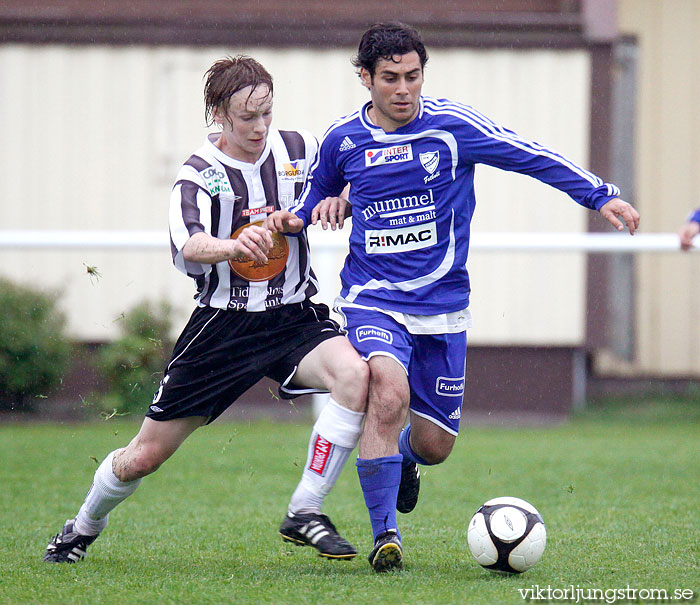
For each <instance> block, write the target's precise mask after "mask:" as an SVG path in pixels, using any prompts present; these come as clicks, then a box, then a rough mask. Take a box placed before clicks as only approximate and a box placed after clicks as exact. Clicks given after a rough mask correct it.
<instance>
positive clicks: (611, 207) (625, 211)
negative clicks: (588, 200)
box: [600, 197, 639, 235]
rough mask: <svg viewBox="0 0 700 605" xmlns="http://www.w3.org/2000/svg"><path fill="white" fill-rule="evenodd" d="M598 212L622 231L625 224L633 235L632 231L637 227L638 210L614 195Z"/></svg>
mask: <svg viewBox="0 0 700 605" xmlns="http://www.w3.org/2000/svg"><path fill="white" fill-rule="evenodd" d="M600 214H601V215H602V216H603V218H605V219H606V220H607V221H608V222H609V223H610V224H611V225H612V226H613V227H615V229H617V230H618V231H623V230H624V229H625V224H626V225H627V229H629V232H630V235H634V232H635V231H636V230H637V229H638V228H639V212H637V211H636V210H635V209H634V208H633V207H632V205H631V204H628V203H627V202H623V201H622V200H621V199H620V198H619V197H614V198H613V199H611V200H610V201H609V202H607V203H606V204H604V205H603V206H602V207H601V208H600ZM620 218H622V220H620ZM622 221H624V223H623V222H622Z"/></svg>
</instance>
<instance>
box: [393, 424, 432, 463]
mask: <svg viewBox="0 0 700 605" xmlns="http://www.w3.org/2000/svg"><path fill="white" fill-rule="evenodd" d="M410 436H411V425H410V424H409V425H408V426H407V427H405V428H404V429H403V430H402V431H401V433H400V434H399V453H400V454H401V455H402V456H403V462H404V464H410V463H411V462H416V463H418V464H423V465H428V463H427V462H426V461H425V460H423V458H421V457H420V456H419V455H418V454H416V453H415V452H414V451H413V448H412V447H411V442H410V441H409V438H410Z"/></svg>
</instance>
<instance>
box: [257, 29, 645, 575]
mask: <svg viewBox="0 0 700 605" xmlns="http://www.w3.org/2000/svg"><path fill="white" fill-rule="evenodd" d="M426 61H427V53H426V50H425V47H424V45H423V43H422V41H421V39H420V36H419V34H418V33H417V32H416V31H415V29H413V28H412V27H410V26H407V25H404V24H401V23H391V24H378V25H375V26H373V27H372V28H370V29H369V30H368V31H367V32H365V34H364V35H363V37H362V40H361V42H360V45H359V51H358V54H357V57H356V58H355V61H354V64H355V66H356V67H357V68H358V71H359V76H360V79H361V82H362V84H363V85H364V86H365V87H366V88H367V89H368V90H369V93H370V97H371V100H370V102H369V103H367V104H366V105H364V106H363V107H362V108H361V109H360V110H359V111H357V112H355V113H353V114H351V115H348V116H346V117H344V118H340V119H339V120H337V121H336V122H335V123H334V124H332V125H331V127H330V128H329V129H328V131H327V132H326V135H325V137H324V139H323V141H322V142H321V147H320V150H319V155H318V159H317V161H316V163H315V165H314V167H313V168H312V174H311V177H310V179H309V182H308V183H307V185H306V186H305V189H304V192H303V194H302V197H301V199H300V203H299V204H298V205H297V206H296V207H295V208H293V209H292V211H293V213H294V214H292V213H290V212H285V211H281V212H279V213H275V214H274V215H272V216H271V217H269V218H268V225H269V226H270V227H271V229H273V230H279V231H283V232H290V233H291V232H295V231H297V230H299V229H301V228H302V227H304V226H307V225H309V224H310V223H316V222H317V220H319V218H320V221H321V223H322V225H323V226H324V228H325V227H327V225H328V223H329V222H330V225H331V228H335V226H336V225H341V226H342V222H343V218H344V216H345V205H344V204H345V202H344V201H343V200H342V199H340V198H336V199H332V196H338V195H339V194H340V192H341V191H342V190H343V188H344V187H345V186H346V185H347V184H348V183H349V184H350V203H351V205H352V231H351V233H350V247H349V254H348V256H347V258H346V260H345V266H344V268H343V270H342V273H341V283H342V290H341V293H340V297H339V298H338V299H337V300H336V303H335V308H336V309H337V310H338V311H339V312H340V313H341V314H342V315H343V316H344V319H345V324H346V329H347V331H348V335H349V337H350V339H351V341H352V342H353V344H354V346H355V348H356V349H357V350H358V351H359V352H360V354H361V355H362V357H363V358H364V359H367V360H368V362H369V365H370V386H369V403H368V408H367V416H366V420H365V428H364V433H363V436H362V438H361V441H360V446H359V458H358V460H357V471H358V474H359V478H360V484H361V486H362V490H363V493H364V497H365V503H366V505H367V508H368V510H369V515H370V521H371V525H372V531H373V535H374V548H373V549H372V551H371V553H370V555H369V560H370V564H371V565H372V567H373V568H374V569H375V570H376V571H386V570H392V569H398V568H400V567H401V566H402V558H403V553H402V545H401V536H400V532H399V529H398V526H397V516H396V509H398V510H399V512H403V513H406V512H410V511H411V510H412V509H413V507H414V506H415V505H416V502H417V499H418V489H419V476H420V475H419V472H418V466H417V465H431V464H438V463H440V462H443V461H444V460H445V459H446V458H447V457H448V455H449V454H450V451H451V450H452V447H453V444H454V442H455V438H456V436H457V433H458V430H459V420H460V416H461V404H462V397H463V394H464V388H465V382H464V377H465V360H466V351H467V338H466V329H467V328H468V327H469V326H470V323H471V318H470V312H469V292H470V285H469V275H468V272H467V269H466V266H465V265H466V262H467V253H468V250H469V233H470V222H471V218H472V215H473V214H474V208H475V198H474V170H475V167H476V165H477V164H488V165H491V166H495V167H498V168H501V169H503V170H511V171H516V172H520V173H523V174H527V175H530V176H532V177H535V178H537V179H539V180H540V181H543V182H544V183H547V184H549V185H551V186H553V187H556V188H557V189H560V190H562V191H564V192H566V193H568V194H569V195H570V196H571V197H572V198H573V199H574V200H575V201H576V202H577V203H579V204H580V205H582V206H583V207H585V208H589V209H591V210H597V211H599V212H600V213H601V214H602V215H603V216H604V217H605V218H606V219H607V220H608V221H610V222H611V223H612V224H613V226H614V227H615V228H617V229H619V230H622V229H623V228H624V225H623V223H622V222H621V221H620V218H622V220H623V221H624V222H625V223H626V225H627V227H628V229H629V231H630V233H632V234H633V233H634V231H635V229H636V228H637V226H638V221H639V215H638V214H637V212H636V210H634V208H632V206H630V205H629V204H628V203H626V202H624V201H622V200H620V199H619V198H618V195H619V191H618V188H617V187H615V185H611V184H608V183H604V182H603V181H602V180H601V179H600V178H598V177H597V176H595V175H593V174H591V173H590V172H588V171H587V170H584V169H583V168H581V167H580V166H577V165H576V164H574V163H573V162H572V161H570V160H568V159H567V158H565V157H563V156H561V155H560V154H558V153H556V152H554V151H552V150H550V149H547V148H546V147H544V146H542V145H539V144H537V143H534V142H532V141H528V140H526V139H523V138H522V137H520V136H518V135H517V134H515V133H514V132H511V131H510V130H507V129H505V128H503V127H502V126H500V125H498V124H496V123H494V122H493V121H492V120H490V119H489V118H487V117H486V116H484V115H483V114H481V113H479V112H478V111H477V110H475V109H473V108H472V107H470V106H468V105H464V104H462V103H457V102H453V101H450V100H447V99H436V98H431V97H427V96H422V95H421V88H422V85H423V70H424V66H425V63H426ZM407 411H410V413H409V420H410V422H409V424H408V425H407V426H406V427H405V428H403V430H402V427H403V426H404V423H405V419H406V414H407Z"/></svg>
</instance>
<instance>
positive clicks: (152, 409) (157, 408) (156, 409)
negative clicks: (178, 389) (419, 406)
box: [150, 405, 452, 418]
mask: <svg viewBox="0 0 700 605" xmlns="http://www.w3.org/2000/svg"><path fill="white" fill-rule="evenodd" d="M150 407H151V412H156V413H157V412H162V411H163V410H162V409H161V408H159V407H158V406H157V405H152V406H150ZM450 418H452V416H450Z"/></svg>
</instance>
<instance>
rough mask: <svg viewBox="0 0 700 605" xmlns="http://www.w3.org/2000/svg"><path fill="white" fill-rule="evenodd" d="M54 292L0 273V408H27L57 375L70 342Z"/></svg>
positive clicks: (67, 355)
mask: <svg viewBox="0 0 700 605" xmlns="http://www.w3.org/2000/svg"><path fill="white" fill-rule="evenodd" d="M65 323H66V321H65V317H64V316H63V314H62V313H61V312H60V311H59V310H58V309H57V308H56V295H55V294H54V293H45V292H41V291H39V290H36V289H34V288H31V287H29V286H24V285H20V284H16V283H13V282H12V281H10V280H8V279H5V278H0V409H3V410H25V411H30V410H31V409H32V408H33V404H34V402H35V401H36V399H37V398H39V397H46V395H47V394H48V393H49V392H50V391H51V390H52V389H53V388H54V387H56V386H57V385H58V384H59V383H60V382H61V380H62V378H63V375H64V374H65V372H66V370H67V369H68V365H69V361H70V351H71V345H70V341H69V340H68V338H67V336H66V335H65V333H64V330H65Z"/></svg>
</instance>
